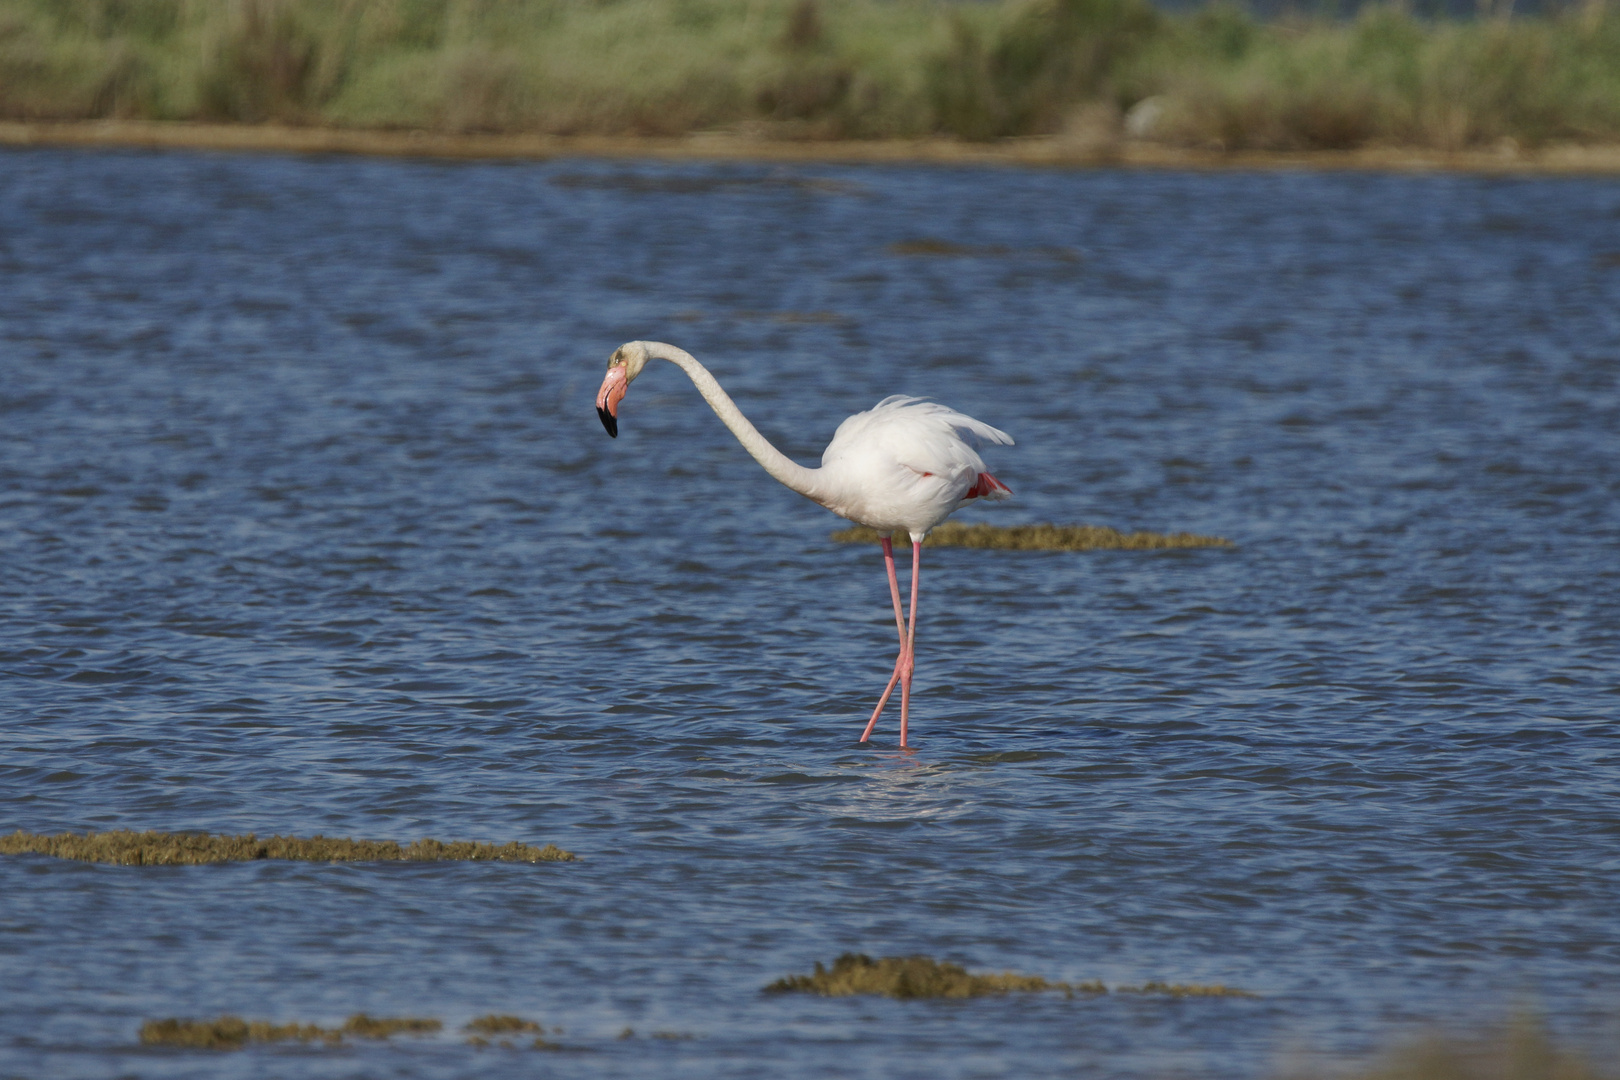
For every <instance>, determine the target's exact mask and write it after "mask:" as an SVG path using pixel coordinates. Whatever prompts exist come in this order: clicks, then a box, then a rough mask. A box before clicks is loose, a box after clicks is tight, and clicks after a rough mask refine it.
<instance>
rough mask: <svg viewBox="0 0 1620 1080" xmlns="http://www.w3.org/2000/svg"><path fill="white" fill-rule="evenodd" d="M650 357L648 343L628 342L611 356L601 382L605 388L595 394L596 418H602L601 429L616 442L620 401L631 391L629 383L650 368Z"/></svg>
mask: <svg viewBox="0 0 1620 1080" xmlns="http://www.w3.org/2000/svg"><path fill="white" fill-rule="evenodd" d="M647 358H648V354H647V343H646V342H645V341H630V342H626V343H625V344H623V345H620V346H619V347H618V348H617V349H614V350H613V355H612V356H610V357H608V369H607V378H605V379H603V380H602V389H600V390H598V391H597V392H596V415H597V416H600V417H601V418H602V426H603V427H605V428H607V433H608V434H609V435H611V436H613V437H614V438H615V439H617V438H618V437H619V402H621V401H623V400H624V395H625V391H627V390H629V389H630V381H631V380H632V379H634V378H635V377H636V376H637V375H640V374H641V369H642V368H644V367H646V366H647Z"/></svg>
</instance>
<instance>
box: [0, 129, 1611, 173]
mask: <svg viewBox="0 0 1620 1080" xmlns="http://www.w3.org/2000/svg"><path fill="white" fill-rule="evenodd" d="M30 146H53V147H64V146H66V147H94V148H114V147H118V148H136V149H164V150H216V151H226V152H232V153H284V154H352V155H360V156H369V157H420V158H449V159H461V160H484V161H500V160H546V159H551V158H569V157H584V158H601V159H609V160H623V159H637V158H640V159H652V160H661V161H713V162H718V161H749V162H776V163H794V164H837V165H978V166H1003V167H1022V168H1054V169H1094V168H1124V169H1188V170H1206V171H1272V170H1310V171H1332V170H1344V171H1357V172H1395V173H1442V172H1443V173H1479V174H1486V175H1502V176H1520V175H1528V176H1561V175H1564V176H1620V144H1616V145H1602V146H1581V145H1558V146H1549V147H1546V148H1543V149H1538V150H1521V149H1518V148H1517V147H1514V146H1512V145H1508V146H1506V147H1504V148H1502V149H1486V150H1459V151H1441V150H1424V149H1416V148H1408V147H1365V148H1362V149H1357V150H1314V151H1299V152H1286V151H1255V150H1239V151H1230V152H1229V151H1223V150H1196V149H1188V148H1183V147H1174V146H1166V145H1162V144H1158V143H1147V142H1129V141H1122V142H1111V143H1097V142H1085V141H1081V140H1076V139H1066V138H1063V137H1059V136H1052V137H1032V138H1016V139H1001V140H997V141H994V142H983V143H978V142H963V141H961V140H957V139H950V138H929V139H887V140H870V141H867V140H809V139H803V140H800V139H776V138H770V137H769V136H760V135H748V134H738V133H731V132H712V133H709V132H705V133H698V134H693V135H686V136H678V137H657V136H647V137H642V136H633V135H535V134H518V135H494V134H451V133H447V132H435V131H398V130H378V129H363V128H334V127H288V126H281V125H273V124H264V125H258V124H201V123H191V122H185V121H154V120H81V121H0V147H30Z"/></svg>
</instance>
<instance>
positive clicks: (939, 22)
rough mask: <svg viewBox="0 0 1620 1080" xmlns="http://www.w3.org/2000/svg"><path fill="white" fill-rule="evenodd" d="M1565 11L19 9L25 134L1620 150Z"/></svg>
mask: <svg viewBox="0 0 1620 1080" xmlns="http://www.w3.org/2000/svg"><path fill="white" fill-rule="evenodd" d="M1557 8H1558V10H1557V12H1556V13H1555V14H1551V15H1547V16H1537V17H1533V18H1514V19H1511V20H1510V19H1505V18H1484V19H1477V20H1431V19H1426V18H1422V17H1419V16H1417V15H1414V14H1412V13H1411V10H1410V6H1409V5H1403V4H1391V5H1389V6H1375V7H1370V8H1367V9H1365V10H1363V11H1362V13H1361V14H1360V15H1358V16H1357V17H1355V18H1353V19H1349V20H1336V19H1331V18H1327V17H1303V16H1290V17H1286V18H1284V19H1281V20H1278V21H1273V22H1261V21H1258V20H1256V19H1254V18H1253V17H1251V16H1250V15H1248V14H1246V13H1245V12H1244V10H1243V9H1242V8H1241V7H1239V6H1237V5H1235V4H1232V3H1227V2H1219V0H1218V2H1216V3H1214V4H1212V5H1211V6H1207V7H1203V8H1201V9H1196V10H1191V11H1187V12H1181V13H1163V12H1160V11H1158V10H1157V9H1156V8H1154V7H1153V6H1152V5H1151V4H1150V3H1149V0H986V2H983V3H972V4H966V3H960V2H955V0H349V2H345V3H332V2H330V0H237V2H230V3H226V2H223V0H221V2H217V3H216V2H198V0H0V117H6V118H12V119H24V120H52V119H59V120H72V119H88V118H98V117H113V118H128V119H153V120H212V121H227V122H242V123H262V122H267V121H274V122H279V123H285V124H308V125H324V126H339V127H351V128H408V129H426V130H435V131H445V132H484V131H489V132H542V133H552V134H652V135H676V134H683V133H688V132H693V131H700V130H708V129H717V128H724V129H729V130H733V131H743V132H749V131H753V132H758V133H761V134H764V135H768V136H771V137H775V138H801V139H827V138H855V139H861V138H875V137H890V138H893V137H900V138H909V137H918V136H930V135H953V136H958V137H961V138H964V139H993V138H998V137H1002V136H1021V135H1052V134H1058V133H1063V132H1069V133H1071V134H1074V133H1079V134H1083V136H1084V137H1085V138H1087V139H1092V140H1100V141H1101V142H1102V143H1104V144H1106V143H1108V142H1110V141H1111V140H1112V141H1117V140H1118V139H1120V138H1122V137H1123V135H1124V133H1125V131H1126V125H1125V123H1124V120H1125V118H1126V116H1127V114H1128V113H1129V114H1130V117H1131V123H1130V125H1129V127H1130V128H1131V129H1132V130H1133V131H1135V133H1136V134H1139V135H1143V136H1145V137H1151V138H1153V139H1156V140H1160V141H1164V142H1168V143H1172V144H1176V145H1182V146H1191V147H1221V148H1226V149H1245V148H1253V149H1281V150H1287V149H1334V148H1349V147H1359V146H1367V145H1393V146H1407V147H1422V148H1439V149H1461V148H1468V147H1479V146H1498V145H1505V144H1504V143H1503V140H1509V139H1511V140H1513V141H1514V143H1515V144H1517V145H1520V146H1524V147H1533V146H1537V145H1540V144H1544V143H1548V142H1562V141H1569V142H1614V141H1620V9H1617V8H1615V7H1613V6H1611V3H1610V0H1580V2H1572V3H1570V4H1567V5H1557ZM1148 99H1153V100H1152V102H1151V105H1150V106H1147V107H1143V108H1140V109H1137V110H1136V111H1135V112H1134V113H1130V110H1132V108H1133V107H1134V106H1138V105H1141V103H1142V102H1144V101H1147V100H1148ZM1150 114H1151V115H1153V116H1156V117H1157V120H1156V122H1153V123H1148V117H1149V116H1150ZM1077 137H1078V135H1077Z"/></svg>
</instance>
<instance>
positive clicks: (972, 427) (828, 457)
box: [811, 394, 1013, 540]
mask: <svg viewBox="0 0 1620 1080" xmlns="http://www.w3.org/2000/svg"><path fill="white" fill-rule="evenodd" d="M964 433H965V434H967V435H969V436H972V437H974V438H978V439H981V440H983V441H984V442H987V443H994V444H997V445H1001V446H1011V445H1012V442H1013V440H1012V436H1011V435H1008V434H1007V433H1006V432H1005V431H1002V430H1001V429H999V428H993V427H991V426H990V425H989V424H986V423H984V422H983V421H980V420H975V419H974V418H973V417H971V416H968V415H966V414H965V413H959V412H957V411H956V410H955V409H951V408H947V407H946V406H944V405H940V404H937V403H935V402H932V401H924V400H922V399H920V398H914V397H905V396H903V395H900V394H895V395H894V396H892V397H886V398H884V399H883V400H882V401H880V402H878V403H877V404H876V405H875V406H873V407H872V408H871V409H868V410H867V411H866V412H861V413H856V414H855V415H854V416H851V417H850V418H849V419H847V420H845V421H844V422H843V423H842V424H839V425H838V430H837V431H836V432H834V434H833V437H832V442H831V443H829V444H828V445H827V449H826V452H825V453H823V454H822V455H821V468H820V469H819V470H817V471H818V473H819V474H820V475H819V476H818V477H817V483H816V487H817V491H816V493H815V494H814V495H812V496H811V498H814V499H815V500H816V501H817V502H819V503H821V505H823V506H825V507H826V508H827V509H829V510H831V511H832V512H833V513H835V514H838V515H839V516H841V517H846V518H848V519H849V520H851V521H854V522H857V523H859V524H861V525H869V526H871V527H872V528H874V529H876V530H877V531H878V532H879V533H883V534H889V533H894V532H905V533H909V534H910V536H911V538H912V539H914V540H921V539H922V538H923V537H924V536H926V535H927V534H928V531H929V530H930V529H932V528H933V527H934V526H936V525H938V524H939V523H940V522H942V521H944V520H945V519H946V518H947V517H950V515H951V514H952V513H954V512H955V511H956V510H957V508H958V507H960V506H962V504H963V503H965V502H967V501H968V500H969V499H971V498H986V499H1005V498H1007V497H1008V496H1009V495H1010V494H1011V492H1009V491H1008V490H1007V489H1006V488H1005V487H1003V486H1002V485H1001V484H1000V483H998V482H996V481H995V480H994V478H992V477H990V474H989V473H987V472H986V471H985V466H984V459H983V458H981V457H980V456H979V454H978V452H977V451H976V450H974V449H973V447H972V446H971V445H970V444H969V443H968V442H967V440H966V439H964V438H963V434H964ZM981 477H984V478H987V479H988V481H989V482H988V483H986V482H985V481H982V480H981V479H980V478H981Z"/></svg>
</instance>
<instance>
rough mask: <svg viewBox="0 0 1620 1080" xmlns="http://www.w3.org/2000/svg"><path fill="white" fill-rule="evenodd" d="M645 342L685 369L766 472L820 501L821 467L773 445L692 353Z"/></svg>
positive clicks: (650, 350)
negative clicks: (812, 466) (805, 463)
mask: <svg viewBox="0 0 1620 1080" xmlns="http://www.w3.org/2000/svg"><path fill="white" fill-rule="evenodd" d="M642 344H643V345H645V346H646V348H647V355H648V356H651V357H657V358H658V359H660V360H668V361H669V362H670V363H672V364H675V365H677V366H678V367H680V369H681V370H682V371H684V372H686V374H687V377H688V378H690V379H691V380H692V384H693V385H694V386H696V387H697V388H698V393H700V394H702V395H703V400H704V401H707V402H708V403H709V407H710V408H712V409H713V410H714V414H715V415H716V416H718V417H719V418H720V422H721V423H722V424H725V425H726V427H728V428H730V429H731V433H732V434H733V435H735V436H737V441H738V442H740V443H742V444H743V449H744V450H747V451H748V452H749V453H750V454H752V455H753V457H754V460H755V461H757V462H759V463H760V464H761V465H762V466H764V468H765V471H766V472H768V473H770V474H771V475H772V476H774V477H775V478H776V479H778V480H780V481H781V482H782V483H784V484H786V485H787V486H788V487H790V488H792V489H793V490H794V491H797V492H798V493H799V494H800V495H803V496H805V497H806V498H809V499H814V500H816V501H817V502H820V501H821V499H820V496H819V493H818V484H817V474H818V473H819V472H820V470H818V469H808V468H805V467H804V466H803V465H800V464H799V463H798V462H796V461H794V460H793V459H792V458H790V457H788V456H787V455H786V454H784V453H782V451H780V450H778V449H777V448H776V447H774V446H772V445H771V444H770V442H769V440H767V439H766V438H765V436H763V435H761V434H760V433H759V429H758V428H756V427H754V425H753V424H751V423H749V421H748V417H746V416H744V415H743V414H742V410H741V409H739V408H737V403H736V402H735V401H732V400H731V395H730V394H727V393H726V392H725V391H724V390H723V389H721V387H720V383H719V382H717V381H716V380H715V377H714V376H713V375H710V374H709V369H708V368H706V367H704V366H703V365H702V364H700V363H698V362H697V360H695V359H694V358H693V357H692V354H691V353H689V352H687V351H686V350H685V349H678V348H676V347H675V346H674V345H666V344H665V343H663V342H662V341H644V342H642Z"/></svg>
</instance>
